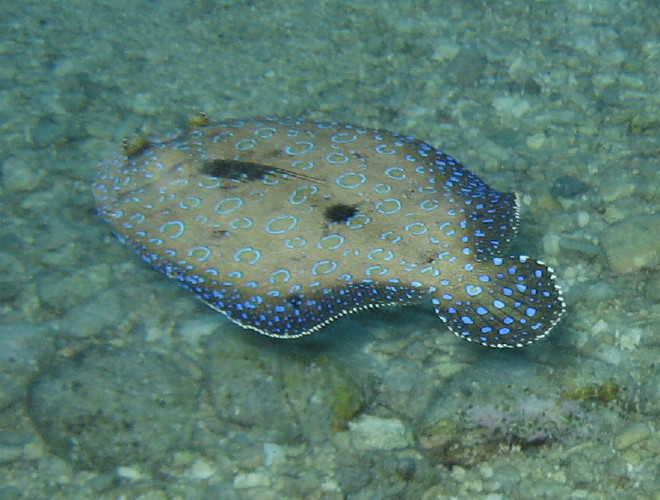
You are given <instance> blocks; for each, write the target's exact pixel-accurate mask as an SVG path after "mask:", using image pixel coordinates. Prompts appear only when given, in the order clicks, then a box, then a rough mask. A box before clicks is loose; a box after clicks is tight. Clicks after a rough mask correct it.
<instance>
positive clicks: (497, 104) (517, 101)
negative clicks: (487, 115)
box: [492, 96, 530, 118]
mask: <svg viewBox="0 0 660 500" xmlns="http://www.w3.org/2000/svg"><path fill="white" fill-rule="evenodd" d="M492 105H493V108H495V111H497V113H498V114H499V115H500V116H505V117H513V118H520V117H521V116H522V115H524V114H525V113H526V112H527V111H528V110H529V107H530V106H529V103H528V102H527V101H526V100H525V99H521V98H519V97H514V96H502V97H496V98H495V99H493V102H492Z"/></svg>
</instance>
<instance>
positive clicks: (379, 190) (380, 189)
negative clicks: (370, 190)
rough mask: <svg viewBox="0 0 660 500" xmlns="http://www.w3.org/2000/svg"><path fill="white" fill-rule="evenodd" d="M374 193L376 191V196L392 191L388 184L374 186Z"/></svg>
mask: <svg viewBox="0 0 660 500" xmlns="http://www.w3.org/2000/svg"><path fill="white" fill-rule="evenodd" d="M374 191H376V192H377V193H378V194H387V193H389V192H390V191H392V186H390V185H389V184H382V183H381V184H376V185H375V186H374Z"/></svg>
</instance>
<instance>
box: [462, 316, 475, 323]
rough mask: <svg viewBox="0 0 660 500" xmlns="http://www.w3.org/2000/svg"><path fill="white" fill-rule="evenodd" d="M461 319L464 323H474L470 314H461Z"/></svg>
mask: <svg viewBox="0 0 660 500" xmlns="http://www.w3.org/2000/svg"><path fill="white" fill-rule="evenodd" d="M461 321H462V322H463V323H465V324H466V325H474V321H473V320H472V318H470V316H461Z"/></svg>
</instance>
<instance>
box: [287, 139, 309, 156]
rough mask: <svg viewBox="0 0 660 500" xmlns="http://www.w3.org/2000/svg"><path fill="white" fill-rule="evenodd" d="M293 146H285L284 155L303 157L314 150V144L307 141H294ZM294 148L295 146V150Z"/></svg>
mask: <svg viewBox="0 0 660 500" xmlns="http://www.w3.org/2000/svg"><path fill="white" fill-rule="evenodd" d="M293 144H294V146H287V147H285V148H284V152H285V153H286V154H288V155H291V156H298V155H304V154H307V153H309V152H310V151H312V150H313V149H314V143H313V142H309V141H296V142H294V143H293ZM295 146H297V148H295Z"/></svg>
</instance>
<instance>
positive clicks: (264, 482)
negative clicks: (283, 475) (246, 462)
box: [234, 472, 270, 490]
mask: <svg viewBox="0 0 660 500" xmlns="http://www.w3.org/2000/svg"><path fill="white" fill-rule="evenodd" d="M268 486H270V478H269V477H268V476H266V475H264V474H260V473H258V472H248V473H240V474H236V476H234V488H236V489H239V490H242V489H246V488H260V487H262V488H266V487H268Z"/></svg>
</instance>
